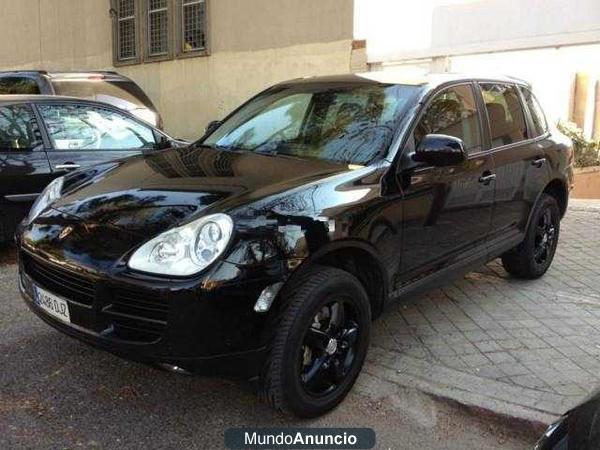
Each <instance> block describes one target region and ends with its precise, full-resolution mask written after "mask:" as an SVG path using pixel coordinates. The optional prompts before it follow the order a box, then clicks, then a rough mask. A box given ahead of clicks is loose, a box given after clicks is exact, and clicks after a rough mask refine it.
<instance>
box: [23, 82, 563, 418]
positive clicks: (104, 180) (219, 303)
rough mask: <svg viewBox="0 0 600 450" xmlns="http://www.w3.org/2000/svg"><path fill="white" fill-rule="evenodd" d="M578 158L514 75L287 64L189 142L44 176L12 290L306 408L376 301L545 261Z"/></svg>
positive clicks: (343, 361)
mask: <svg viewBox="0 0 600 450" xmlns="http://www.w3.org/2000/svg"><path fill="white" fill-rule="evenodd" d="M572 160H573V155H572V149H571V144H570V142H569V141H568V140H566V139H565V138H564V137H562V136H561V135H560V134H558V133H556V132H555V131H554V130H551V129H550V128H549V127H548V125H547V123H546V119H545V118H544V115H543V112H542V110H541V109H540V107H539V105H538V103H537V101H536V99H535V97H534V96H533V94H532V93H531V91H530V88H529V86H528V85H526V84H525V83H523V82H521V81H519V80H515V79H512V78H494V79H487V78H486V79H483V78H480V79H478V78H470V77H465V76H458V75H439V76H434V75H431V76H428V77H425V78H423V79H420V80H411V81H405V80H403V79H398V78H395V77H394V76H393V75H390V74H388V73H386V72H380V73H370V74H365V75H345V76H336V77H321V78H307V79H302V80H294V81H291V82H286V83H282V84H279V85H276V86H274V87H272V88H270V89H267V90H266V91H264V92H262V93H260V94H258V95H257V96H256V97H254V98H252V99H251V100H250V101H248V102H247V103H245V104H244V105H242V106H241V107H240V108H239V109H237V110H236V111H234V112H233V113H232V114H231V115H229V116H228V117H227V118H226V119H225V120H224V121H222V122H221V123H219V124H217V125H216V126H212V127H210V131H209V132H208V133H207V135H206V136H205V137H204V138H202V139H201V140H200V141H198V142H196V143H194V144H192V145H190V146H188V147H185V148H179V149H171V150H165V151H160V152H157V153H152V154H148V155H142V156H136V157H132V158H128V159H123V160H119V161H114V162H108V163H103V164H100V165H96V166H93V167H91V168H88V169H85V170H81V171H77V172H74V173H71V174H69V175H67V176H65V177H63V178H59V179H57V180H56V181H54V182H53V183H52V184H51V185H50V186H48V188H47V189H46V190H45V192H44V193H43V195H41V196H40V198H39V199H38V201H37V202H36V204H35V205H34V207H33V209H32V211H31V213H30V214H29V217H28V218H27V219H26V220H25V221H24V222H23V223H22V224H21V227H20V229H19V231H18V233H17V241H18V244H19V262H20V264H19V267H20V289H21V292H22V294H23V297H24V299H25V302H26V303H27V304H28V305H29V307H30V308H31V309H32V310H33V311H34V312H35V313H36V314H37V315H39V316H40V317H41V318H42V319H43V320H44V321H46V322H47V323H48V324H50V325H52V326H53V327H55V328H57V329H59V330H60V331H63V332H64V333H67V334H69V335H71V336H74V337H76V338H78V339H80V340H82V341H85V342H88V343H90V344H93V345H96V346H98V347H101V348H104V349H106V350H109V351H111V352H113V353H115V354H118V355H122V356H124V357H127V358H131V359H135V360H139V361H142V362H146V363H150V364H154V365H160V366H162V367H164V368H170V369H172V370H175V371H186V372H193V373H201V374H209V375H218V376H235V377H245V378H249V379H250V378H254V379H257V380H258V386H259V390H260V394H261V396H263V397H264V398H265V399H267V400H268V401H269V402H271V403H272V404H273V405H274V406H275V407H276V408H279V409H282V410H287V411H290V412H292V413H294V414H297V415H300V416H316V415H319V414H322V413H324V412H326V411H328V410H330V409H331V408H333V407H335V406H336V405H337V404H338V403H339V402H340V401H341V400H342V399H343V398H344V396H345V395H346V394H347V393H348V391H349V390H350V389H351V387H352V385H353V383H354V381H355V379H356V377H357V376H358V374H359V372H360V370H361V367H362V365H363V361H364V359H365V355H366V352H367V347H368V344H369V334H370V330H371V320H372V319H373V318H375V317H377V316H378V315H380V314H381V312H382V309H383V308H384V305H385V304H386V302H387V301H388V299H390V298H394V297H399V296H402V295H408V294H410V293H414V292H415V291H416V290H419V289H423V288H426V287H431V286H433V285H434V284H436V283H439V282H440V281H442V280H444V279H447V278H448V277H449V276H457V275H458V274H460V273H461V272H465V271H468V270H470V269H471V268H473V267H476V266H478V265H480V264H483V263H485V262H487V261H489V260H491V259H493V258H496V257H498V256H501V257H502V261H503V263H504V266H505V267H506V269H507V271H508V272H510V273H511V274H513V275H515V276H518V277H523V278H535V277H539V276H541V275H543V274H544V272H545V271H546V270H547V269H548V267H549V265H550V263H551V262H552V258H553V255H554V252H555V249H556V245H557V242H558V236H559V226H560V219H561V217H562V215H563V214H564V213H565V210H566V207H567V200H568V192H569V189H570V187H571V182H572V170H571V165H572Z"/></svg>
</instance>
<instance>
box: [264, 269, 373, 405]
mask: <svg viewBox="0 0 600 450" xmlns="http://www.w3.org/2000/svg"><path fill="white" fill-rule="evenodd" d="M279 300H280V301H279V302H278V303H279V308H278V309H277V310H276V311H274V312H273V314H274V316H273V319H272V322H271V325H270V326H271V327H272V333H273V334H272V339H271V342H270V344H269V346H268V354H267V358H266V362H265V365H264V368H263V371H262V373H261V375H260V379H259V390H260V392H259V395H260V396H261V397H262V398H263V399H264V400H266V401H267V402H269V403H270V404H271V405H272V406H273V407H274V408H275V409H277V410H280V411H283V412H287V413H291V414H294V415H296V416H299V417H317V416H320V415H322V414H324V413H326V412H328V411H330V410H331V409H333V408H335V407H336V406H337V405H338V404H339V403H340V402H341V401H342V400H343V399H344V398H345V396H346V395H347V394H348V392H349V391H350V389H351V388H352V386H353V385H354V382H355V381H356V378H357V376H358V374H359V373H360V370H361V368H362V366H363V363H364V359H365V356H366V353H367V348H368V346H369V339H370V331H371V307H370V302H369V299H368V296H367V293H366V292H365V290H364V288H363V286H362V284H361V283H360V282H359V281H358V280H357V279H356V278H355V277H354V276H352V275H351V274H350V273H348V272H345V271H343V270H340V269H336V268H333V267H327V266H318V265H315V266H313V267H310V268H308V269H306V270H304V271H303V272H301V273H298V274H297V275H295V276H293V277H292V278H291V279H290V281H289V282H288V285H287V286H286V287H284V290H283V292H282V296H281V298H280V299H279ZM340 311H341V312H340ZM330 336H338V337H336V338H334V339H333V340H334V341H335V342H332V341H331V338H330ZM334 347H335V348H334ZM334 350H335V352H334V353H331V352H333V351H334ZM338 379H339V380H338ZM332 380H334V381H332ZM336 383H337V385H336ZM329 384H331V386H328V385H329ZM321 390H322V392H321Z"/></svg>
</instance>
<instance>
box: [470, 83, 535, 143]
mask: <svg viewBox="0 0 600 450" xmlns="http://www.w3.org/2000/svg"><path fill="white" fill-rule="evenodd" d="M481 91H482V93H483V100H484V102H485V108H486V110H487V115H488V118H489V122H490V133H491V138H492V147H500V146H502V145H508V144H512V143H514V142H519V141H522V140H524V139H527V128H526V126H525V115H524V114H523V107H522V106H521V101H520V100H519V94H518V92H517V89H516V87H515V86H511V85H506V84H481Z"/></svg>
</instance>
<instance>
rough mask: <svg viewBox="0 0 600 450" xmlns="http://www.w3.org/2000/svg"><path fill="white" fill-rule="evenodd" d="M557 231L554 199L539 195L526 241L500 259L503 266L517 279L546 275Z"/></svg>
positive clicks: (557, 213)
mask: <svg viewBox="0 0 600 450" xmlns="http://www.w3.org/2000/svg"><path fill="white" fill-rule="evenodd" d="M559 231H560V210H559V209H558V204H557V203H556V199H555V198H554V197H552V196H551V195H548V194H542V196H541V197H540V199H539V200H538V202H537V204H536V206H535V209H534V211H533V214H532V216H531V222H530V223H529V227H528V228H527V233H526V235H525V239H524V240H523V242H522V243H521V244H519V245H517V246H516V247H515V248H514V249H512V250H510V251H508V252H506V253H505V254H504V255H502V265H503V266H504V268H505V269H506V271H507V272H508V273H510V274H511V275H514V276H516V277H518V278H527V279H534V278H539V277H541V276H542V275H544V274H545V273H546V271H547V270H548V268H549V267H550V264H552V260H553V259H554V253H555V252H556V246H557V245H558V235H559Z"/></svg>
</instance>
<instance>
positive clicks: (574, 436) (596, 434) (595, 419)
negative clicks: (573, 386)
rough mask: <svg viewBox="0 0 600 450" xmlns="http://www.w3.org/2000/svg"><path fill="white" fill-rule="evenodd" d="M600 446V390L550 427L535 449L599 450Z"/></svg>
mask: <svg viewBox="0 0 600 450" xmlns="http://www.w3.org/2000/svg"><path fill="white" fill-rule="evenodd" d="M599 448H600V391H596V392H594V393H593V394H592V395H590V396H589V397H588V398H587V399H586V400H584V401H583V402H581V404H580V405H578V406H576V407H575V408H573V409H571V410H570V411H568V412H567V413H566V414H565V415H563V416H562V417H561V418H560V419H559V420H557V421H556V422H554V423H553V424H552V425H550V426H549V427H548V429H547V430H546V432H545V433H544V435H543V436H542V437H541V438H540V440H539V441H538V443H537V444H536V446H535V448H534V450H598V449H599Z"/></svg>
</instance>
